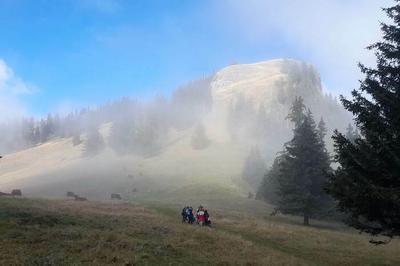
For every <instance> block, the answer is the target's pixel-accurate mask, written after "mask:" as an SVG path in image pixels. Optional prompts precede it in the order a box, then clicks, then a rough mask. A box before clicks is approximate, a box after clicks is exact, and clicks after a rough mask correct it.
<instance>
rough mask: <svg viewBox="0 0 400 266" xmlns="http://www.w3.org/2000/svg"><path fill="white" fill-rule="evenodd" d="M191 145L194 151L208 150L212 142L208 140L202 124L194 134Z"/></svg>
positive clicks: (196, 128)
mask: <svg viewBox="0 0 400 266" xmlns="http://www.w3.org/2000/svg"><path fill="white" fill-rule="evenodd" d="M191 144H192V147H193V149H196V150H201V149H205V148H207V146H208V145H209V144H210V140H209V139H208V138H207V135H206V130H205V128H204V126H203V124H202V123H199V124H198V125H197V126H196V127H195V129H194V132H193V135H192V139H191Z"/></svg>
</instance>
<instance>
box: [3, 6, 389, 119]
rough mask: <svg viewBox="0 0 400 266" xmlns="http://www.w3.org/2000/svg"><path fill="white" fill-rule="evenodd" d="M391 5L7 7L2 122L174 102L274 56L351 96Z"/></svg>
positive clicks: (370, 61)
mask: <svg viewBox="0 0 400 266" xmlns="http://www.w3.org/2000/svg"><path fill="white" fill-rule="evenodd" d="M300 2H301V3H300ZM391 4H392V1H389V0H382V1H378V0H367V1H366V0H357V1H356V0H348V1H345V0H325V1H317V0H305V1H290V0H281V1H276V0H275V1H272V0H246V1H245V0H243V1H242V0H186V1H185V0H180V1H178V0H168V1H162V0H136V1H135V0H130V1H129V0H98V1H96V0H81V1H79V0H57V1H51V0H36V1H31V0H1V1H0V37H1V41H0V103H1V104H2V107H0V112H1V113H2V117H0V118H2V119H5V118H7V117H9V116H12V115H16V114H24V115H26V114H33V115H43V114H45V113H46V112H49V111H52V112H57V111H60V112H66V111H68V110H71V109H73V108H76V107H79V106H85V105H93V104H98V103H102V102H105V101H107V100H109V99H116V98H119V97H122V96H125V95H127V96H135V97H148V96H151V95H155V94H166V95H168V94H169V93H170V92H171V91H172V90H173V89H174V88H175V87H177V86H178V85H179V84H182V83H185V82H187V81H190V80H192V79H196V78H198V77H201V76H203V75H207V74H210V73H212V72H214V71H217V70H218V69H220V68H222V67H224V66H226V65H228V64H230V63H233V62H235V63H251V62H257V61H262V60H268V59H273V58H295V59H300V60H303V61H305V62H308V63H311V64H313V65H315V66H316V67H317V68H318V69H319V71H320V72H321V77H322V81H323V84H324V86H325V87H326V88H327V90H329V91H332V92H334V93H336V94H339V93H344V94H346V93H348V91H349V90H350V89H351V88H354V87H355V86H357V79H359V78H360V75H359V71H358V69H357V67H356V64H357V62H358V61H362V62H365V63H367V64H373V62H374V58H373V55H372V54H371V53H368V52H366V51H364V50H363V48H364V47H365V46H367V45H368V44H370V43H371V42H373V41H375V40H378V39H379V37H380V33H379V24H378V20H381V21H382V20H384V18H385V16H384V15H383V14H382V12H381V11H380V10H379V8H380V7H382V6H388V5H391ZM1 66H3V70H2V68H1ZM2 73H3V76H2ZM5 109H7V110H9V111H6V110H5ZM10 110H12V111H10Z"/></svg>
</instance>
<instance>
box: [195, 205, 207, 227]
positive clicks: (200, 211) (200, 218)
mask: <svg viewBox="0 0 400 266" xmlns="http://www.w3.org/2000/svg"><path fill="white" fill-rule="evenodd" d="M196 217H197V222H198V224H199V225H201V226H203V225H204V224H205V221H206V219H205V215H204V208H203V206H201V205H200V206H199V208H198V209H197V213H196Z"/></svg>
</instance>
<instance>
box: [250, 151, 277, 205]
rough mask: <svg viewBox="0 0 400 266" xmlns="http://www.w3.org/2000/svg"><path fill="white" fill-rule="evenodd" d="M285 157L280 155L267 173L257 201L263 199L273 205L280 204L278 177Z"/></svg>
mask: <svg viewBox="0 0 400 266" xmlns="http://www.w3.org/2000/svg"><path fill="white" fill-rule="evenodd" d="M283 158H284V156H281V155H278V156H277V157H276V158H275V160H274V162H273V164H272V166H271V167H270V169H269V170H268V171H267V172H266V173H265V175H264V178H263V179H262V181H261V184H260V187H259V188H258V191H257V194H256V199H263V200H265V201H266V202H268V203H271V204H274V205H276V204H278V201H279V197H278V188H279V187H278V186H279V184H278V177H279V174H280V171H281V165H282V160H283Z"/></svg>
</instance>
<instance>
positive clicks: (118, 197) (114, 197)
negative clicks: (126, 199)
mask: <svg viewBox="0 0 400 266" xmlns="http://www.w3.org/2000/svg"><path fill="white" fill-rule="evenodd" d="M111 199H116V200H121V199H122V198H121V195H120V194H117V193H113V194H111Z"/></svg>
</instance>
